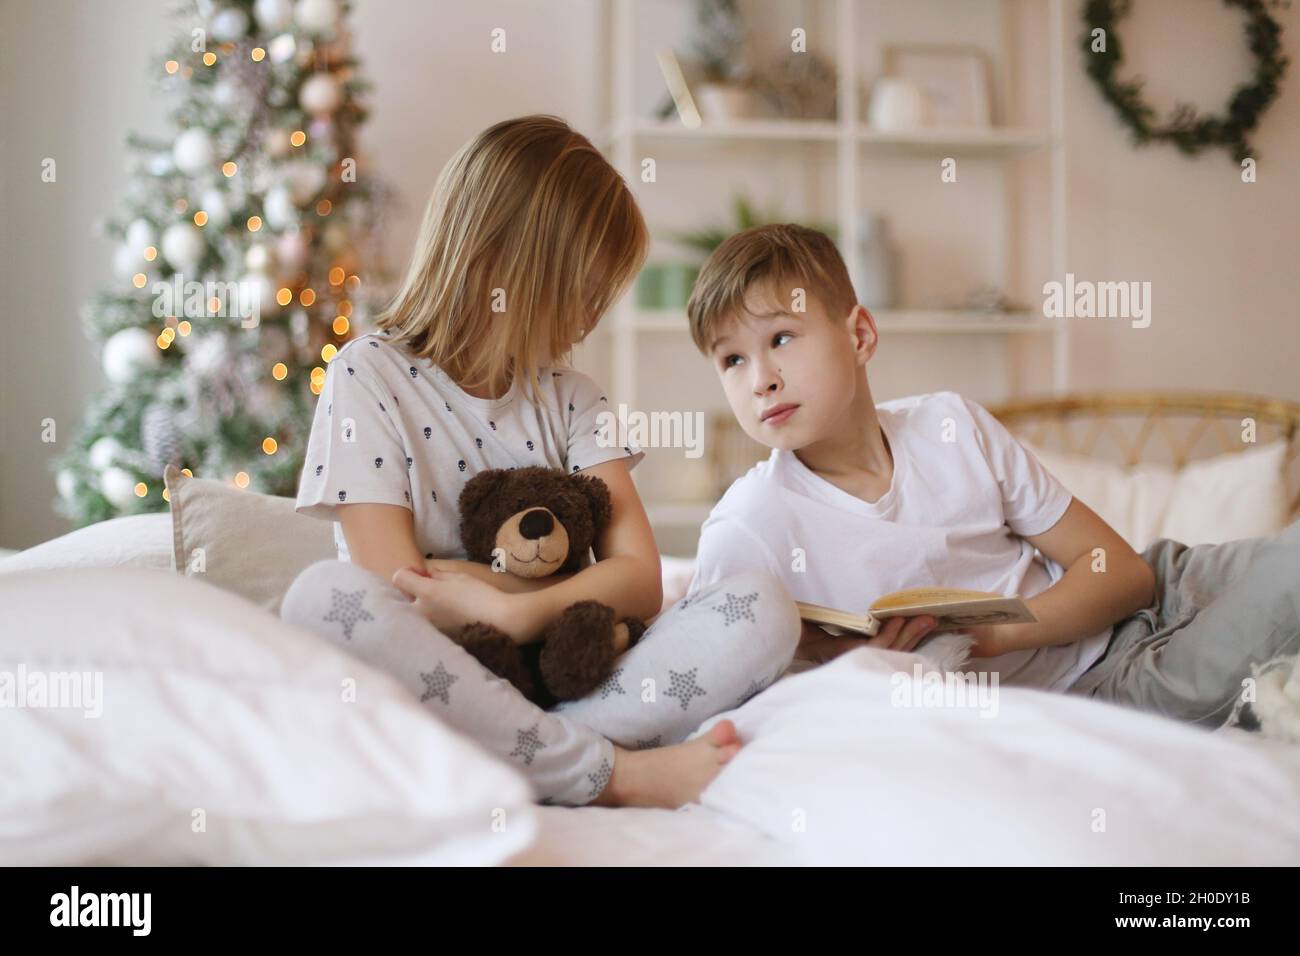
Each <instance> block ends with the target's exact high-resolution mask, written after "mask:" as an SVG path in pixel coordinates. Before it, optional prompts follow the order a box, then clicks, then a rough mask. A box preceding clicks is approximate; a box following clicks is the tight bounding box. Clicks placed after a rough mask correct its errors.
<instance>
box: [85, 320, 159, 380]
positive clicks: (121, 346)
mask: <svg viewBox="0 0 1300 956" xmlns="http://www.w3.org/2000/svg"><path fill="white" fill-rule="evenodd" d="M156 338H157V337H156V336H155V335H152V334H150V333H149V332H146V331H145V330H144V329H139V328H130V329H122V330H121V331H120V332H115V333H113V334H112V335H111V336H109V338H108V341H107V342H105V343H104V351H103V354H102V355H100V359H99V360H100V364H101V365H103V367H104V375H106V376H107V377H108V380H109V381H110V382H113V383H114V384H118V385H120V384H123V383H125V382H129V381H131V379H133V378H135V376H136V375H138V374H139V373H140V372H143V371H147V370H149V369H153V368H157V367H158V365H159V364H160V363H161V362H162V352H161V351H160V350H159V348H158V343H157V341H156Z"/></svg>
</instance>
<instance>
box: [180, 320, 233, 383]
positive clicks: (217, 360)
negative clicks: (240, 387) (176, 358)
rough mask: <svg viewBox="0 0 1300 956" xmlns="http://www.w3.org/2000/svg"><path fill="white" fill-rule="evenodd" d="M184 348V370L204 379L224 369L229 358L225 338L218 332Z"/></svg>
mask: <svg viewBox="0 0 1300 956" xmlns="http://www.w3.org/2000/svg"><path fill="white" fill-rule="evenodd" d="M191 338H193V336H191ZM186 348H187V351H186V354H185V368H186V370H187V371H189V372H191V373H193V374H194V375H197V376H200V377H205V378H206V377H207V376H210V375H212V374H214V373H216V372H218V371H220V370H222V369H224V368H225V366H226V361H227V359H228V358H229V356H230V348H229V346H228V345H227V343H226V337H225V335H223V334H221V333H220V332H218V331H212V332H210V333H209V334H207V335H204V336H202V337H201V338H200V339H199V340H198V342H195V343H193V344H190V343H187V344H186Z"/></svg>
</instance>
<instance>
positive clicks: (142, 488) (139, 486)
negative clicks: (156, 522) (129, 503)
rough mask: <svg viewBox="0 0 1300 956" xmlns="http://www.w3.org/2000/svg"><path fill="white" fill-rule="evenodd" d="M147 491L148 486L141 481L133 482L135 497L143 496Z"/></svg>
mask: <svg viewBox="0 0 1300 956" xmlns="http://www.w3.org/2000/svg"><path fill="white" fill-rule="evenodd" d="M148 493H149V486H148V485H146V484H145V483H144V482H143V481H137V482H136V483H135V496H136V497H137V498H143V497H144V496H145V495H147V494H148Z"/></svg>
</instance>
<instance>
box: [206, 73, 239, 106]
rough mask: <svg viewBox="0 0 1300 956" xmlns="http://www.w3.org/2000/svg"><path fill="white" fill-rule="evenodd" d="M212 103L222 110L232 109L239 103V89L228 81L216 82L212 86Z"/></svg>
mask: <svg viewBox="0 0 1300 956" xmlns="http://www.w3.org/2000/svg"><path fill="white" fill-rule="evenodd" d="M212 102H213V104H214V105H216V106H217V107H219V108H221V109H223V110H228V109H232V108H233V107H234V105H235V104H236V103H238V102H239V89H238V88H237V87H236V86H235V84H234V83H231V82H230V81H229V80H217V82H216V83H214V84H212Z"/></svg>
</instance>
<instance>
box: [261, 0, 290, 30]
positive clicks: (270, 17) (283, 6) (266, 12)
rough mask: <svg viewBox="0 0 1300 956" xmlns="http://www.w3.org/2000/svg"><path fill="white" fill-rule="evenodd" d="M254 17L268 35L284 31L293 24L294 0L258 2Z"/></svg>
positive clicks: (262, 0)
mask: <svg viewBox="0 0 1300 956" xmlns="http://www.w3.org/2000/svg"><path fill="white" fill-rule="evenodd" d="M253 16H254V17H256V18H257V25H258V26H259V27H261V28H262V30H264V31H265V32H267V33H274V32H276V31H277V30H283V29H284V28H285V27H287V26H288V25H289V24H290V23H292V22H293V0H256V2H255V3H254V4H253Z"/></svg>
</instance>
